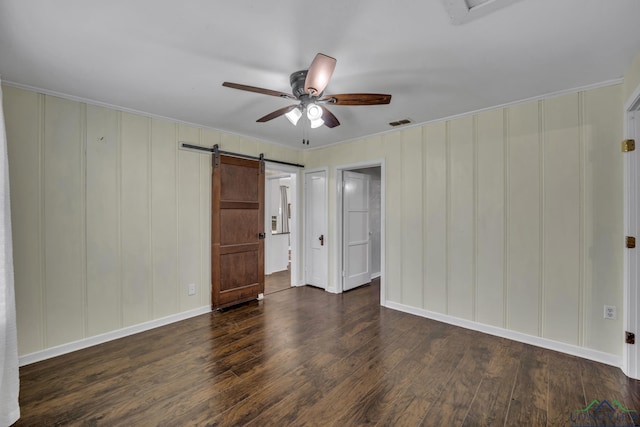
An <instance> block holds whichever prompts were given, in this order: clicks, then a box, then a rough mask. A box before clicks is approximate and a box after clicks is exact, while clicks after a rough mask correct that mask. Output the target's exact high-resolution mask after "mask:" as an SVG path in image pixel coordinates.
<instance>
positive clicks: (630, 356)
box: [622, 86, 640, 379]
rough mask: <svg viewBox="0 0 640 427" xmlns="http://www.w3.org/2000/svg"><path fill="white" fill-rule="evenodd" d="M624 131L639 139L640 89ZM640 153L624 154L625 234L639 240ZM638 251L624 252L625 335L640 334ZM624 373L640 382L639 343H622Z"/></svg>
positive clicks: (633, 96)
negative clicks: (627, 332) (639, 175)
mask: <svg viewBox="0 0 640 427" xmlns="http://www.w3.org/2000/svg"><path fill="white" fill-rule="evenodd" d="M623 118H624V129H623V135H624V138H625V139H629V138H631V139H636V140H637V139H638V138H639V137H640V135H638V133H637V132H636V130H637V129H638V128H639V126H638V124H637V123H635V121H636V120H638V119H639V118H640V86H638V87H637V88H636V89H635V91H634V92H633V93H632V94H631V96H630V97H629V99H628V100H627V102H626V103H625V105H624V112H623ZM638 156H639V153H638V152H637V151H633V152H630V153H625V154H624V235H625V236H634V237H636V238H638V237H639V236H638V234H639V231H640V230H638V224H639V223H640V221H639V220H638V215H639V214H640V212H639V210H638V204H639V203H640V200H638V174H639V173H640V171H639V169H640V160H639V159H638ZM636 251H637V249H633V250H631V251H630V250H629V249H625V251H624V297H623V298H624V299H623V304H624V322H623V327H624V330H623V334H625V333H626V331H630V332H633V333H634V334H636V335H638V332H639V331H640V316H639V314H640V306H639V303H640V298H639V296H638V295H639V293H640V280H639V277H638V268H639V267H640V266H639V265H638V264H640V255H639V254H638V252H636ZM622 346H623V349H622V356H623V357H622V371H623V372H624V373H625V375H627V376H628V377H631V378H635V379H640V366H639V365H640V350H639V349H638V344H636V345H629V344H626V343H625V342H623V344H622Z"/></svg>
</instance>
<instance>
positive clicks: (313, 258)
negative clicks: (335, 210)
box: [305, 171, 329, 289]
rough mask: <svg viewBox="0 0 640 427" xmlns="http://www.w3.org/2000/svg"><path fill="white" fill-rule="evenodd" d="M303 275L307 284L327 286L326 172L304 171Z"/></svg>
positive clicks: (324, 287) (320, 286)
mask: <svg viewBox="0 0 640 427" xmlns="http://www.w3.org/2000/svg"><path fill="white" fill-rule="evenodd" d="M305 192H306V198H305V200H306V206H305V219H306V221H305V224H306V227H305V228H306V230H305V273H306V274H305V278H306V283H307V284H309V285H313V286H317V287H319V288H323V289H326V288H327V277H328V271H327V269H328V254H329V252H328V250H327V248H328V245H327V228H328V224H327V222H328V221H327V173H326V171H316V172H309V173H306V174H305Z"/></svg>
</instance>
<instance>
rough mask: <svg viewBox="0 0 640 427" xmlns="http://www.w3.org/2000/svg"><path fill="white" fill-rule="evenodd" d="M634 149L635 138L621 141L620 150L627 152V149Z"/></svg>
mask: <svg viewBox="0 0 640 427" xmlns="http://www.w3.org/2000/svg"><path fill="white" fill-rule="evenodd" d="M635 149H636V141H635V139H625V140H624V141H622V152H623V153H628V152H629V151H634V150H635Z"/></svg>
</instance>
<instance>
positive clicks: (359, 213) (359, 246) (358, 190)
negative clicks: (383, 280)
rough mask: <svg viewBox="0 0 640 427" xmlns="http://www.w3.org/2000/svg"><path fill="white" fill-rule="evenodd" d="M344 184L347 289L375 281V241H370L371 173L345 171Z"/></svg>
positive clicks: (345, 288) (344, 248) (344, 253)
mask: <svg viewBox="0 0 640 427" xmlns="http://www.w3.org/2000/svg"><path fill="white" fill-rule="evenodd" d="M342 179H343V182H344V187H343V192H342V194H343V196H342V197H343V202H342V206H343V215H342V218H343V224H342V235H343V245H342V248H343V256H344V262H343V271H344V275H343V277H344V279H343V284H342V289H343V290H344V291H347V290H349V289H353V288H355V287H357V286H360V285H364V284H365V283H369V282H370V281H371V245H370V242H369V236H370V234H369V184H370V177H369V175H365V174H362V173H357V172H350V171H344V172H343V176H342Z"/></svg>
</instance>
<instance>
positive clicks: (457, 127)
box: [447, 116, 475, 320]
mask: <svg viewBox="0 0 640 427" xmlns="http://www.w3.org/2000/svg"><path fill="white" fill-rule="evenodd" d="M473 121H474V119H473V117H472V116H466V117H463V118H460V119H456V120H452V121H450V122H448V124H449V138H448V139H449V140H448V144H449V157H450V158H449V208H450V212H449V221H448V232H447V233H448V234H447V236H448V239H449V240H448V244H447V249H448V254H447V261H448V262H447V268H448V271H447V278H448V286H449V288H448V292H447V305H448V314H450V315H452V316H456V317H461V318H464V319H470V320H473V319H474V306H475V290H474V267H475V256H474V214H475V209H474V183H473V179H474V144H475V141H474V138H475V137H474V126H473Z"/></svg>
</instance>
